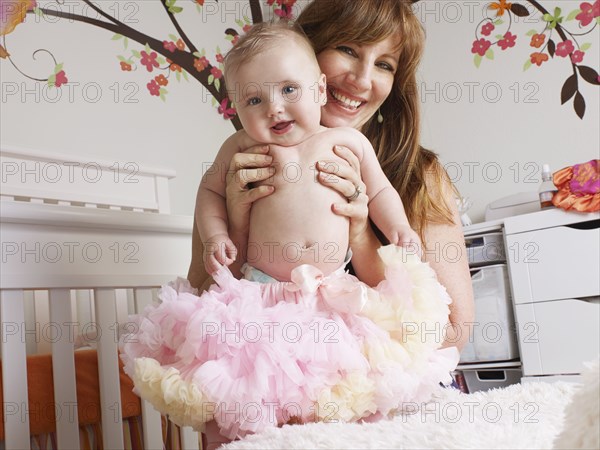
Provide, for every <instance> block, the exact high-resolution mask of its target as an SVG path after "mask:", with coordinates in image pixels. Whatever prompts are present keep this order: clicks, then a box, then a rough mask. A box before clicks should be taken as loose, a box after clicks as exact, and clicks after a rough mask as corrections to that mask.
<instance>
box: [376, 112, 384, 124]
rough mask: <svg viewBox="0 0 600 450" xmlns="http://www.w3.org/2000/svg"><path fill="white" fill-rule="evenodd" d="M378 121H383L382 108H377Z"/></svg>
mask: <svg viewBox="0 0 600 450" xmlns="http://www.w3.org/2000/svg"><path fill="white" fill-rule="evenodd" d="M377 123H383V116H382V115H381V109H378V110H377Z"/></svg>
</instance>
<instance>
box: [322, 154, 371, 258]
mask: <svg viewBox="0 0 600 450" xmlns="http://www.w3.org/2000/svg"><path fill="white" fill-rule="evenodd" d="M333 151H334V153H335V154H336V155H338V156H339V157H340V158H342V159H343V160H345V161H346V162H347V163H348V164H347V165H346V164H339V162H337V161H319V162H318V163H317V170H318V179H319V182H320V183H321V184H323V185H324V186H328V187H330V188H332V189H334V190H335V191H337V192H339V193H340V194H341V195H342V196H343V197H346V199H348V201H346V202H340V203H334V204H333V206H332V210H333V212H334V213H335V214H338V215H340V216H345V217H348V218H349V219H350V246H351V247H352V246H353V245H354V244H355V243H357V242H359V241H360V240H361V239H363V238H364V237H365V233H368V232H369V231H370V228H371V227H370V225H369V220H368V219H369V207H368V203H369V197H367V194H366V186H365V183H363V181H362V178H361V176H360V161H359V160H358V158H357V157H356V155H355V154H354V153H353V152H352V151H351V150H350V149H348V148H346V147H341V146H339V145H336V146H335V147H334V148H333ZM357 193H358V194H357Z"/></svg>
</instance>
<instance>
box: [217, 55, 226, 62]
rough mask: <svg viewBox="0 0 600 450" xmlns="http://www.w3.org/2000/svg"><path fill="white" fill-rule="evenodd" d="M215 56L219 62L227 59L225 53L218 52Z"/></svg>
mask: <svg viewBox="0 0 600 450" xmlns="http://www.w3.org/2000/svg"><path fill="white" fill-rule="evenodd" d="M215 58H217V62H220V63H222V62H223V61H225V59H224V58H223V55H221V54H220V53H217V54H216V55H215Z"/></svg>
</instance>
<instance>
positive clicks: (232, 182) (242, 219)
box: [225, 145, 275, 234]
mask: <svg viewBox="0 0 600 450" xmlns="http://www.w3.org/2000/svg"><path fill="white" fill-rule="evenodd" d="M268 152H269V146H268V145H255V146H254V147H250V148H248V149H246V150H244V151H243V152H240V153H236V154H235V155H233V157H232V158H231V162H230V163H229V170H228V171H227V178H226V182H227V186H226V188H225V193H226V194H225V195H226V199H227V214H228V217H229V230H230V233H231V234H236V233H244V234H247V232H248V228H249V226H250V209H251V208H252V203H254V202H255V201H256V200H259V199H261V198H263V197H266V196H268V195H271V194H272V193H273V192H274V190H275V188H274V187H273V186H270V185H261V186H257V187H251V186H250V185H251V183H255V182H258V181H264V180H266V179H268V178H269V177H271V176H273V174H274V171H275V169H274V168H273V167H271V163H272V162H273V157H272V156H270V155H269V154H268Z"/></svg>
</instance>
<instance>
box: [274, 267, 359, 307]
mask: <svg viewBox="0 0 600 450" xmlns="http://www.w3.org/2000/svg"><path fill="white" fill-rule="evenodd" d="M291 279H292V282H291V283H289V284H288V285H286V286H285V289H286V290H287V291H290V292H300V293H302V294H303V295H304V296H314V295H315V294H318V295H319V296H320V297H321V299H322V300H323V302H324V303H325V305H326V306H327V307H328V309H330V310H333V311H337V312H339V313H350V314H356V313H359V312H360V311H361V310H362V309H363V308H364V306H365V305H366V304H367V301H368V295H367V287H366V286H365V285H364V284H363V283H360V282H357V279H356V278H355V277H353V276H352V275H349V274H347V273H345V272H344V271H343V269H338V270H337V271H335V272H333V273H331V274H330V275H328V276H324V275H323V272H321V271H320V270H319V269H317V268H316V267H315V266H311V265H309V264H303V265H301V266H298V267H296V268H295V269H294V270H292V273H291Z"/></svg>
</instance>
